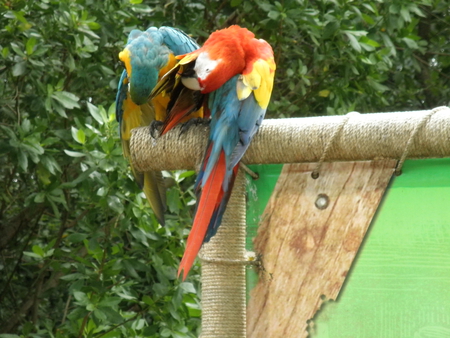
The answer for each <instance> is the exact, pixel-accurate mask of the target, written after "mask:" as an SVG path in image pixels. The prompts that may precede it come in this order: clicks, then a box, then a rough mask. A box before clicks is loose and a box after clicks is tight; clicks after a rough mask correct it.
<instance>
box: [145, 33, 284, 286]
mask: <svg viewBox="0 0 450 338" xmlns="http://www.w3.org/2000/svg"><path fill="white" fill-rule="evenodd" d="M177 58H179V59H180V62H179V63H178V65H177V66H176V67H175V68H174V69H173V70H171V71H170V72H169V73H167V74H166V76H165V77H163V79H162V80H161V81H160V83H159V84H158V85H157V87H156V88H155V90H154V92H153V95H157V94H159V93H161V92H164V91H167V92H171V93H172V97H171V103H169V107H170V109H169V111H168V115H167V117H166V121H165V122H164V124H163V130H162V131H161V133H165V132H167V131H168V130H169V129H171V128H172V127H173V123H171V121H174V120H177V119H179V118H180V114H181V115H182V116H184V115H183V114H190V112H189V110H183V109H178V108H177V105H176V102H178V101H180V100H181V101H182V102H185V101H190V102H203V104H205V105H206V106H207V107H205V108H206V111H208V113H210V115H211V129H210V134H209V142H208V145H207V148H206V153H205V155H204V158H203V163H202V165H201V168H200V172H199V174H198V177H197V181H196V183H195V189H196V193H197V197H198V199H197V207H196V210H195V216H194V222H193V226H192V229H191V232H190V234H189V237H188V240H187V244H186V251H185V253H184V255H183V258H182V260H181V264H180V267H179V270H178V275H180V273H181V271H183V280H184V279H185V278H186V276H187V274H188V272H189V270H190V268H191V266H192V264H193V263H194V260H195V257H196V256H197V253H198V251H199V250H200V248H201V246H202V244H203V242H205V241H208V240H209V239H210V238H211V237H212V236H214V235H215V233H216V232H217V229H218V227H219V225H220V223H221V221H222V216H223V214H224V212H225V208H226V206H227V203H228V200H229V198H230V194H231V190H232V188H233V183H234V181H235V178H236V175H237V171H238V168H239V162H240V160H241V158H242V156H243V155H244V153H245V151H246V150H247V148H248V146H249V144H250V141H251V140H252V138H253V136H254V135H255V133H256V132H257V130H258V128H259V126H260V125H261V122H262V120H263V118H264V115H265V113H266V109H267V106H268V104H269V100H270V96H271V93H272V87H273V80H274V76H275V68H276V66H275V61H274V57H273V51H272V48H271V47H270V45H269V44H268V43H267V42H266V41H264V40H258V39H255V36H254V34H253V33H251V32H250V31H248V30H247V29H245V28H241V27H239V26H231V27H229V28H227V29H223V30H219V31H216V32H214V33H212V34H211V36H210V37H209V38H208V40H207V41H206V42H205V44H204V45H203V47H201V48H200V49H198V50H196V51H194V52H191V53H189V54H186V55H184V56H179V57H177ZM180 88H181V89H180ZM183 91H184V92H186V93H188V94H186V95H185V96H184V98H182V97H181V95H178V96H177V95H176V93H182V92H183ZM199 96H200V97H202V96H203V99H202V98H199ZM180 106H188V104H180ZM193 106H195V105H194V104H193ZM168 121H169V122H168Z"/></svg>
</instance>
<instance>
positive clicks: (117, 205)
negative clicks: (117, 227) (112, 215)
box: [107, 196, 123, 214]
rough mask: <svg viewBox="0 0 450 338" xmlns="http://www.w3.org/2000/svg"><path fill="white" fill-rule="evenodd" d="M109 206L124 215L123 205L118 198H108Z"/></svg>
mask: <svg viewBox="0 0 450 338" xmlns="http://www.w3.org/2000/svg"><path fill="white" fill-rule="evenodd" d="M107 200H108V206H109V207H110V208H111V209H112V210H114V211H115V212H117V213H118V214H121V213H123V204H122V202H121V201H120V199H119V198H118V197H117V196H108V198H107Z"/></svg>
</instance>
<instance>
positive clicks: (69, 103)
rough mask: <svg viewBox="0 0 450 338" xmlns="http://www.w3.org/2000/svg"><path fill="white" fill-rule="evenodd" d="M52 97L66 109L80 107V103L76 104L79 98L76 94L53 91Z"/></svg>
mask: <svg viewBox="0 0 450 338" xmlns="http://www.w3.org/2000/svg"><path fill="white" fill-rule="evenodd" d="M52 98H54V99H55V100H57V101H59V102H60V103H61V104H62V105H63V107H64V108H66V109H73V108H79V107H80V105H79V104H78V101H79V100H80V99H79V98H78V96H76V95H75V94H72V93H69V92H66V91H59V92H54V93H53V94H52Z"/></svg>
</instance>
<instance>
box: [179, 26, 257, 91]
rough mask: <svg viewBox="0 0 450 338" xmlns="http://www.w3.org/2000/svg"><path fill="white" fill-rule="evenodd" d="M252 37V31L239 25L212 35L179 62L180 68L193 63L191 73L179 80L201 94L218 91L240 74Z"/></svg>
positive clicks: (249, 50) (244, 65)
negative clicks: (201, 45)
mask: <svg viewBox="0 0 450 338" xmlns="http://www.w3.org/2000/svg"><path fill="white" fill-rule="evenodd" d="M254 37H255V35H254V34H253V33H252V32H250V31H249V30H247V29H245V28H241V27H239V26H231V27H229V28H226V29H222V30H219V31H216V32H214V33H212V34H211V35H210V37H209V38H208V40H206V42H205V44H204V45H203V47H201V48H200V49H198V50H196V51H195V52H192V53H189V54H186V55H184V56H183V58H182V59H181V61H180V64H181V65H184V64H188V63H190V62H193V61H194V60H195V66H194V68H193V69H194V72H193V73H192V74H189V75H187V76H185V77H184V78H182V82H183V84H184V85H185V86H186V87H188V88H190V89H193V90H200V91H201V92H202V93H203V94H207V93H210V92H212V91H214V90H216V89H218V88H220V87H221V86H222V85H223V84H224V83H225V82H227V81H228V80H230V79H231V78H232V77H233V76H235V75H237V74H240V73H242V72H243V70H244V69H245V67H246V63H247V61H248V60H249V59H250V58H251V54H252V48H249V47H251V45H250V43H251V41H252V40H253V39H254Z"/></svg>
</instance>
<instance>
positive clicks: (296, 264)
mask: <svg viewBox="0 0 450 338" xmlns="http://www.w3.org/2000/svg"><path fill="white" fill-rule="evenodd" d="M395 165H396V161H395V160H383V161H371V162H345V163H338V162H334V163H325V164H323V166H322V168H321V171H320V176H319V178H318V179H315V180H314V179H312V178H311V172H312V170H313V169H314V168H315V166H316V165H315V164H290V165H285V166H284V167H283V170H282V172H281V175H280V177H279V179H278V182H277V184H276V186H275V189H274V191H273V193H272V196H271V198H270V200H269V203H268V204H267V207H266V209H265V211H264V215H263V218H262V221H261V225H260V227H259V229H258V235H257V237H256V238H255V240H254V244H255V251H256V252H257V253H258V254H261V255H262V261H263V266H264V271H262V273H261V276H260V280H259V282H258V284H257V286H256V287H255V288H254V289H253V290H252V292H251V297H250V301H249V304H248V310H247V337H248V338H260V337H271V338H277V337H283V338H289V337H295V338H300V337H307V336H308V332H307V327H308V320H310V319H311V318H313V316H314V314H315V313H316V311H317V310H318V309H319V308H320V305H321V304H322V302H323V300H324V299H336V297H337V295H338V293H339V290H340V289H341V287H342V284H343V282H344V280H345V277H346V275H347V272H348V271H349V269H350V267H351V264H352V261H353V259H354V257H355V255H356V253H357V251H358V249H359V246H360V244H361V242H362V240H363V238H364V235H365V233H366V231H367V228H368V226H369V224H370V222H371V220H372V218H373V215H374V214H375V212H376V210H377V207H378V205H379V203H380V201H381V198H382V196H383V194H384V191H385V189H386V187H387V185H388V183H389V181H390V178H391V176H392V173H393V169H394V167H395Z"/></svg>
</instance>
